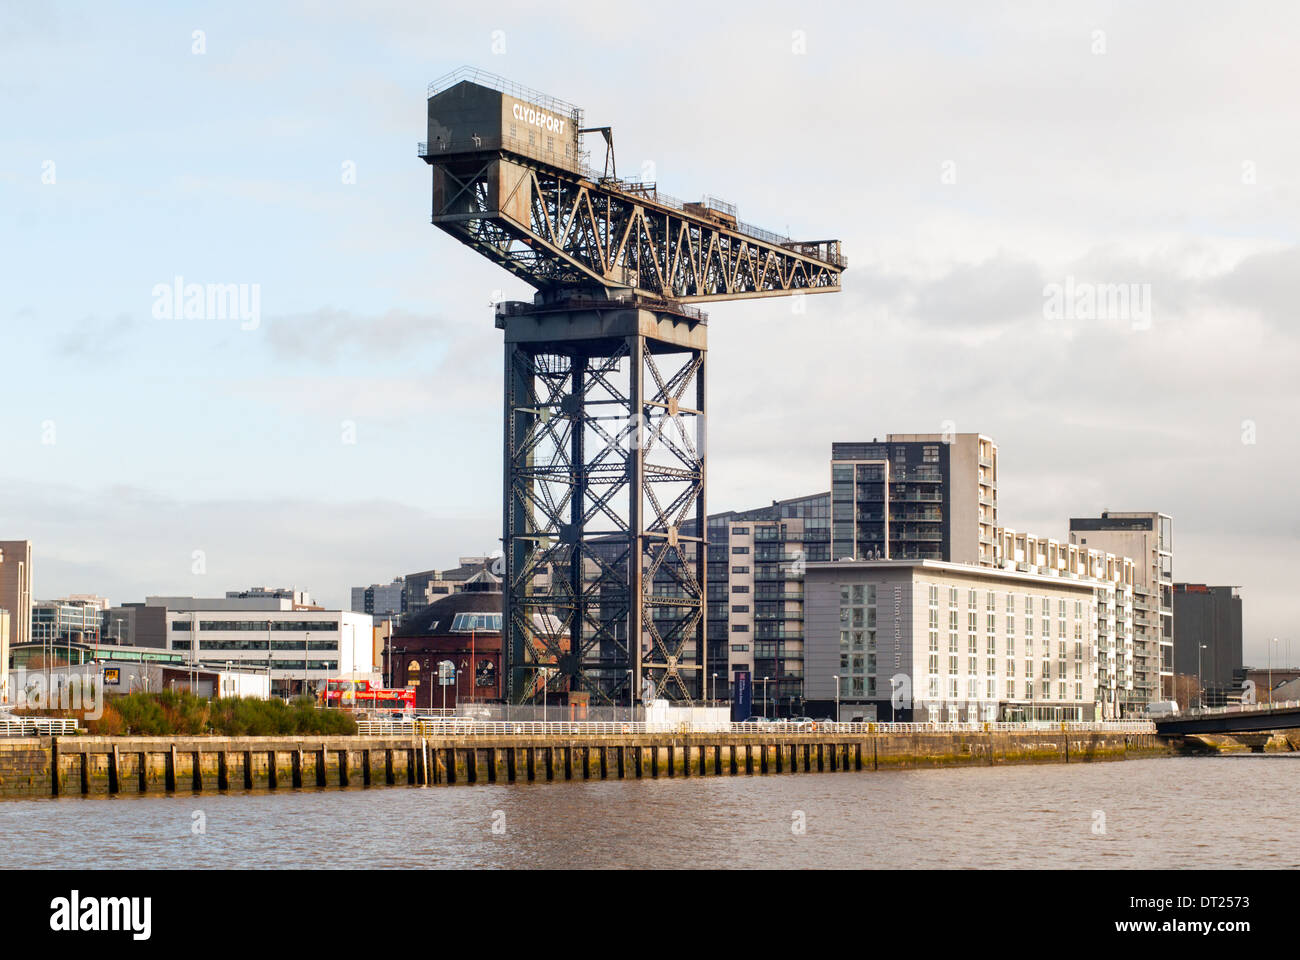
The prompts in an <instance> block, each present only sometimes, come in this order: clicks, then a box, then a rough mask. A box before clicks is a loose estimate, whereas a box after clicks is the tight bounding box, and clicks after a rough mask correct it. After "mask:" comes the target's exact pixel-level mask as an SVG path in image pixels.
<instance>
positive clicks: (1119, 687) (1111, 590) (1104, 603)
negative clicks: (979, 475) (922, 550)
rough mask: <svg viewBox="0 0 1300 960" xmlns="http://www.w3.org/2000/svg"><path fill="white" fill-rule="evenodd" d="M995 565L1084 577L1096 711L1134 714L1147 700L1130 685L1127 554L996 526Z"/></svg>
mask: <svg viewBox="0 0 1300 960" xmlns="http://www.w3.org/2000/svg"><path fill="white" fill-rule="evenodd" d="M995 555H996V561H997V562H996V564H995V565H996V566H997V567H999V568H1000V569H1003V570H1016V571H1018V572H1020V573H1032V574H1040V575H1042V576H1048V577H1065V578H1067V579H1070V580H1080V581H1085V582H1089V583H1091V584H1092V587H1093V595H1094V600H1095V603H1094V604H1093V609H1094V610H1095V611H1096V615H1097V622H1096V630H1095V636H1096V642H1095V644H1094V645H1093V650H1092V660H1093V662H1094V663H1095V664H1096V668H1097V669H1096V685H1095V688H1094V690H1095V693H1096V697H1097V703H1098V707H1099V715H1100V716H1101V717H1102V718H1105V719H1110V718H1117V717H1128V716H1136V715H1140V714H1141V713H1142V712H1143V711H1144V709H1145V707H1146V704H1147V699H1146V698H1145V697H1139V696H1138V695H1137V693H1136V692H1135V688H1134V671H1135V667H1136V663H1137V661H1136V658H1135V654H1134V647H1133V643H1134V640H1133V636H1134V629H1135V612H1134V607H1133V598H1134V589H1133V580H1134V575H1135V571H1136V567H1135V565H1134V563H1133V561H1132V560H1130V559H1129V558H1128V557H1123V556H1117V555H1115V554H1113V553H1105V552H1103V551H1101V550H1093V549H1091V548H1088V547H1084V546H1080V545H1077V544H1072V543H1063V542H1061V541H1059V540H1054V539H1052V538H1050V537H1035V536H1033V535H1032V534H1028V533H1017V532H1016V531H1015V530H1010V529H1007V528H1006V527H999V528H998V542H997V549H996V554H995Z"/></svg>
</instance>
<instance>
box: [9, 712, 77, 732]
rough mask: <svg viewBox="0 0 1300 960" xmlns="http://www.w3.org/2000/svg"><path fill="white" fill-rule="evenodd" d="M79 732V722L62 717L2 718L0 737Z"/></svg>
mask: <svg viewBox="0 0 1300 960" xmlns="http://www.w3.org/2000/svg"><path fill="white" fill-rule="evenodd" d="M76 732H77V721H76V720H70V719H64V718H62V717H0V736H3V737H32V736H47V737H48V736H61V735H64V734H74V733H76Z"/></svg>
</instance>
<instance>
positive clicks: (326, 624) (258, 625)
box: [172, 620, 339, 633]
mask: <svg viewBox="0 0 1300 960" xmlns="http://www.w3.org/2000/svg"><path fill="white" fill-rule="evenodd" d="M192 626H193V621H191V620H173V621H172V630H173V631H174V632H179V633H188V632H189V630H190V628H191V627H192ZM338 629H339V623H338V621H337V620H270V621H267V620H200V621H199V630H200V631H203V630H224V631H251V632H261V633H266V632H267V631H268V630H272V631H274V630H297V631H309V630H320V631H322V632H329V631H333V632H335V633H337V632H338Z"/></svg>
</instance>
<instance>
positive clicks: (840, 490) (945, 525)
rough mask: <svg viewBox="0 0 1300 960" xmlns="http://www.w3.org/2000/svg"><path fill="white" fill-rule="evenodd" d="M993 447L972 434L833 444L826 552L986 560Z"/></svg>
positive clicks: (990, 539)
mask: <svg viewBox="0 0 1300 960" xmlns="http://www.w3.org/2000/svg"><path fill="white" fill-rule="evenodd" d="M997 484H998V448H997V444H995V443H994V442H993V440H992V439H991V438H989V437H986V436H984V435H983V434H976V433H958V434H913V433H891V434H887V435H886V437H885V441H884V442H883V443H881V442H880V441H879V440H872V441H871V442H870V443H835V444H832V446H831V530H832V538H833V539H832V545H831V557H832V559H835V560H839V559H841V558H843V557H852V558H855V559H871V558H876V559H894V560H944V561H948V562H952V563H971V564H983V565H986V566H987V565H991V564H992V563H993V548H994V539H995V537H994V534H995V530H996V527H997V523H998V486H997Z"/></svg>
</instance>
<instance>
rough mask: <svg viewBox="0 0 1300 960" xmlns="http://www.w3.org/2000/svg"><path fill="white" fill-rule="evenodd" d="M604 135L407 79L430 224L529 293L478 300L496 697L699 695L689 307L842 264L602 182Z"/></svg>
mask: <svg viewBox="0 0 1300 960" xmlns="http://www.w3.org/2000/svg"><path fill="white" fill-rule="evenodd" d="M586 133H599V134H600V135H601V136H602V137H603V138H604V141H605V165H604V171H603V172H598V171H596V170H594V169H591V168H589V167H587V166H586V164H585V163H584V162H583V160H584V154H583V152H582V135H583V134H586ZM613 142H614V141H613V132H612V129H611V128H610V127H608V126H604V127H585V126H584V125H583V112H582V110H580V109H579V108H578V107H576V106H574V105H572V104H570V103H567V102H565V101H562V100H558V99H556V98H553V97H550V96H547V95H545V94H543V93H540V92H539V91H536V90H532V89H529V88H527V87H523V86H520V85H518V84H515V83H512V82H510V81H508V80H505V79H504V78H501V77H498V76H495V75H493V74H490V73H486V72H484V71H480V70H475V69H472V68H461V69H459V70H456V71H453V72H452V73H450V74H448V75H447V76H445V77H442V78H441V79H439V80H436V81H434V82H433V83H432V84H430V85H429V90H428V139H427V140H425V141H423V142H421V143H420V145H419V150H418V153H419V156H420V157H421V158H422V159H423V160H424V161H425V162H426V163H427V164H428V165H429V166H430V167H431V168H432V179H433V188H432V192H433V207H432V216H431V220H432V223H433V224H434V225H435V226H437V227H438V228H439V229H441V230H443V231H444V232H446V233H448V234H450V235H451V236H452V237H454V238H455V239H456V240H458V241H459V242H461V243H462V244H464V245H465V246H468V247H470V248H471V249H473V250H476V251H477V252H478V253H480V254H481V255H483V256H485V257H487V258H488V259H489V260H491V261H492V262H494V263H496V264H498V265H499V266H501V267H502V268H504V269H505V270H508V271H509V272H510V273H512V274H513V275H515V276H517V277H519V278H520V279H522V280H524V281H525V282H526V283H528V284H529V285H531V286H532V287H534V288H535V289H536V293H535V295H534V298H533V301H532V302H531V303H530V302H519V301H504V300H502V301H500V302H498V303H496V326H497V327H498V328H499V329H501V330H502V331H503V333H504V338H505V357H504V378H505V396H504V405H505V410H504V413H505V429H504V442H503V465H504V470H503V473H504V476H503V478H502V480H503V486H502V499H503V503H502V549H503V554H504V558H503V559H504V570H503V576H502V595H503V610H502V613H503V616H502V655H503V672H504V675H505V676H504V679H505V690H506V696H507V698H508V699H509V700H510V701H512V702H531V701H533V700H542V699H543V698H544V697H545V696H547V695H548V694H549V695H551V696H555V697H559V698H567V700H568V701H569V702H570V703H573V704H579V703H588V704H593V703H594V704H617V703H622V702H627V703H628V704H629V705H631V704H634V703H635V702H636V699H637V698H638V697H642V698H652V697H653V698H659V697H663V698H668V699H677V700H688V699H694V698H698V697H703V696H704V695H705V693H704V691H705V689H706V687H705V683H706V678H707V672H706V670H707V666H706V665H707V663H708V659H709V656H710V654H709V644H708V640H707V623H708V618H707V579H708V578H707V564H708V540H707V536H708V528H707V513H706V510H705V478H706V469H705V464H706V455H705V425H706V391H705V359H706V355H707V336H706V334H707V320H708V318H707V316H706V315H705V314H704V313H703V312H702V311H701V310H700V309H699V308H698V307H696V306H694V304H698V303H705V302H709V301H715V300H740V299H749V298H757V297H773V296H801V295H805V294H814V293H833V292H836V291H838V290H839V289H840V274H841V273H842V272H843V270H844V269H845V268H846V267H847V261H846V260H845V258H844V256H843V255H842V253H841V250H840V242H839V241H838V240H812V241H795V240H791V239H790V238H788V237H784V236H781V235H779V234H776V233H772V232H769V231H766V230H761V229H759V228H757V227H754V226H752V225H750V224H746V223H742V222H741V221H739V220H738V219H737V218H736V210H735V208H734V207H733V206H732V205H730V204H728V203H725V202H723V201H720V200H717V199H714V198H711V197H705V198H704V199H702V200H700V201H698V202H682V201H680V200H677V199H676V198H674V197H671V196H667V195H665V194H663V193H661V192H660V191H659V189H658V185H657V184H656V183H649V182H643V181H636V180H631V179H620V178H618V176H617V173H616V170H617V168H616V166H615V164H614V156H613ZM725 643H726V638H725V637H724V638H721V650H720V651H719V652H715V654H714V656H721V657H722V658H723V659H724V661H725V657H726V646H725Z"/></svg>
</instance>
